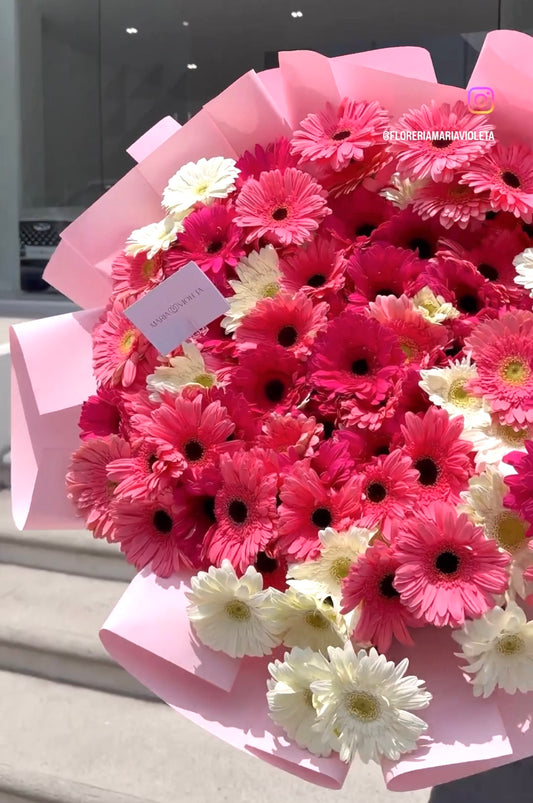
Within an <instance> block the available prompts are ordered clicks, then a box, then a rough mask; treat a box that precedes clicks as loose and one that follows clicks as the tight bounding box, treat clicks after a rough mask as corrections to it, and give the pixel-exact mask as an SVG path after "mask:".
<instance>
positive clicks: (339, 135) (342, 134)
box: [331, 128, 352, 142]
mask: <svg viewBox="0 0 533 803" xmlns="http://www.w3.org/2000/svg"><path fill="white" fill-rule="evenodd" d="M351 133H352V132H351V131H349V130H348V129H347V128H343V130H342V131H336V132H335V134H333V136H332V137H331V139H334V140H336V141H337V142H338V141H339V140H343V139H348V137H349V136H350V134H351Z"/></svg>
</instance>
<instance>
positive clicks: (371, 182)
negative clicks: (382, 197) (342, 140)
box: [320, 141, 392, 198]
mask: <svg viewBox="0 0 533 803" xmlns="http://www.w3.org/2000/svg"><path fill="white" fill-rule="evenodd" d="M391 159H392V154H391V152H390V150H389V148H388V146H387V144H386V143H385V142H384V141H382V142H381V143H380V144H377V145H371V146H370V147H369V148H366V150H365V155H364V158H363V159H362V160H361V161H357V160H355V159H354V160H353V161H352V162H349V164H348V166H347V167H345V168H343V169H342V170H333V168H329V169H324V167H323V166H322V168H321V169H320V183H321V184H322V186H323V187H324V189H325V190H327V192H328V194H329V197H330V198H339V197H340V196H341V195H348V194H349V193H351V192H353V191H354V190H355V189H357V188H359V187H360V186H361V185H363V186H365V187H366V186H367V185H368V188H372V189H375V187H376V183H375V177H376V175H377V174H378V173H379V172H380V170H382V169H383V168H384V167H385V166H386V165H387V164H388V163H389V162H390V161H391Z"/></svg>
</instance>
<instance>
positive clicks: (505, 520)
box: [496, 510, 526, 552]
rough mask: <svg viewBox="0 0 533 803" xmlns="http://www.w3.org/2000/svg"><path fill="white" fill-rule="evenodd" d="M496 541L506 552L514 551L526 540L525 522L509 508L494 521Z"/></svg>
mask: <svg viewBox="0 0 533 803" xmlns="http://www.w3.org/2000/svg"><path fill="white" fill-rule="evenodd" d="M496 541H497V542H498V544H499V546H501V547H502V549H505V550H507V552H516V551H517V550H518V549H520V547H521V546H523V545H524V544H525V542H526V524H525V522H523V521H522V520H521V519H519V518H518V516H517V515H516V514H515V513H512V512H511V511H510V510H509V511H505V512H504V513H501V514H500V515H499V516H498V519H497V521H496Z"/></svg>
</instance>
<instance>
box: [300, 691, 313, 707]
mask: <svg viewBox="0 0 533 803" xmlns="http://www.w3.org/2000/svg"><path fill="white" fill-rule="evenodd" d="M302 696H303V698H304V703H305V704H306V705H308V706H309V708H312V709H313V711H314V710H315V707H314V705H313V692H312V691H311V689H304V690H303V692H302Z"/></svg>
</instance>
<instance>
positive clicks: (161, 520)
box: [152, 510, 172, 535]
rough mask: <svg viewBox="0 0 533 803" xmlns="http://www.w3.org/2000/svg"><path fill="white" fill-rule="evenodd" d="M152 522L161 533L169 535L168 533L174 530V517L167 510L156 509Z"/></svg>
mask: <svg viewBox="0 0 533 803" xmlns="http://www.w3.org/2000/svg"><path fill="white" fill-rule="evenodd" d="M152 522H153V524H154V527H155V528H156V530H157V531H158V532H159V533H164V534H165V535H168V533H169V532H170V531H171V530H172V519H171V518H170V516H169V515H168V513H167V512H166V510H156V511H155V513H154V515H153V518H152Z"/></svg>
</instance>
